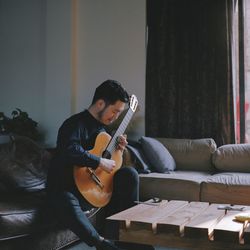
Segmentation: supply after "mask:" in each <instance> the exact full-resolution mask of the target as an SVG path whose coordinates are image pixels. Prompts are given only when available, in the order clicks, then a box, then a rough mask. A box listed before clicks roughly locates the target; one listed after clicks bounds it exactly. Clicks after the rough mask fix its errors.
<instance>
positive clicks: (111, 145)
mask: <svg viewBox="0 0 250 250" xmlns="http://www.w3.org/2000/svg"><path fill="white" fill-rule="evenodd" d="M133 114H134V112H133V110H131V109H128V111H127V113H126V115H125V116H124V118H123V121H122V122H121V124H120V125H119V127H118V129H117V130H116V132H115V134H114V135H113V137H112V138H111V140H110V142H109V145H108V146H107V148H106V150H105V151H108V152H109V153H110V155H112V153H113V152H114V150H115V149H116V147H117V145H118V144H119V142H118V141H117V137H119V136H120V135H122V134H124V132H125V130H126V128H127V126H128V124H129V122H130V120H131V118H132V116H133Z"/></svg>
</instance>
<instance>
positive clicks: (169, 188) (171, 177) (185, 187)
mask: <svg viewBox="0 0 250 250" xmlns="http://www.w3.org/2000/svg"><path fill="white" fill-rule="evenodd" d="M209 176H210V174H209V173H205V172H198V171H178V170H176V171H172V172H170V173H169V174H163V173H149V174H140V175H139V177H140V188H139V190H140V199H141V200H148V199H151V198H153V197H159V198H161V199H166V200H187V201H199V200H200V183H201V182H202V181H204V180H206V179H207V178H208V177H209Z"/></svg>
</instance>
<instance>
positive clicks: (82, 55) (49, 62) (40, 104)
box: [0, 0, 146, 146]
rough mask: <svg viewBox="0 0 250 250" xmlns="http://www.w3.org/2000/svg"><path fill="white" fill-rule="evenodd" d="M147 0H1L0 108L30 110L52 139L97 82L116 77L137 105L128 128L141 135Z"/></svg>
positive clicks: (48, 141) (7, 111)
mask: <svg viewBox="0 0 250 250" xmlns="http://www.w3.org/2000/svg"><path fill="white" fill-rule="evenodd" d="M145 5H146V4H145V0H136V1H134V0H105V1H102V0H22V1H20V0H0V39H1V40H0V86H1V88H0V111H4V112H5V114H6V115H10V112H11V111H12V110H13V109H14V108H16V107H19V108H21V109H23V110H25V111H27V112H28V113H29V114H30V116H31V117H32V118H33V119H34V120H36V121H38V122H39V128H40V129H41V130H43V131H44V132H45V135H46V138H45V144H46V145H48V146H54V145H55V140H56V134H57V130H58V128H59V126H60V124H61V122H62V121H63V120H64V119H65V118H67V117H68V116H69V115H71V114H72V113H75V112H78V111H81V110H83V109H84V108H87V107H88V105H89V103H90V101H91V98H92V95H93V93H94V89H95V87H96V86H97V85H99V84H100V83H101V82H102V81H104V80H106V79H116V80H118V81H120V82H122V83H123V85H124V86H125V88H126V89H127V90H128V92H130V93H135V94H136V95H137V96H138V99H139V103H140V106H141V107H140V111H139V112H138V113H137V114H136V117H135V118H136V119H135V120H134V121H133V125H134V126H133V127H132V128H133V129H132V130H131V129H130V133H129V135H130V136H131V137H134V138H135V137H139V136H140V135H142V134H144V103H145ZM75 18H76V19H75ZM72 56H73V57H72Z"/></svg>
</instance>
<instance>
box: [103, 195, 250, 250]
mask: <svg viewBox="0 0 250 250" xmlns="http://www.w3.org/2000/svg"><path fill="white" fill-rule="evenodd" d="M219 205H220V204H209V203H206V202H187V201H179V200H178V201H177V200H171V201H162V202H161V204H160V205H158V206H151V205H145V204H139V205H136V206H134V207H132V208H129V209H127V210H125V211H122V212H120V213H117V214H115V215H112V216H110V217H109V218H107V219H109V220H116V221H117V220H118V221H121V222H122V223H121V225H122V226H121V228H120V239H122V240H124V241H131V242H144V243H146V244H147V243H148V244H155V245H163V246H169V247H171V246H172V247H187V249H221V250H222V249H250V245H249V244H250V226H248V224H247V223H239V222H236V221H235V220H234V217H235V215H237V214H239V213H242V212H239V211H225V210H219V209H218V206H219ZM244 212H249V213H250V207H248V206H245V210H244ZM124 222H125V223H124ZM244 231H246V236H247V237H246V238H247V239H249V241H248V243H249V244H247V241H246V242H244ZM198 243H199V244H201V245H202V248H200V245H199V246H198V245H197V244H198ZM244 243H245V244H244Z"/></svg>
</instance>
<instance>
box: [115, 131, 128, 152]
mask: <svg viewBox="0 0 250 250" xmlns="http://www.w3.org/2000/svg"><path fill="white" fill-rule="evenodd" d="M117 142H118V145H117V148H116V149H118V150H121V151H122V152H123V150H124V149H125V147H126V146H127V145H128V142H127V135H120V136H119V137H117Z"/></svg>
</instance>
